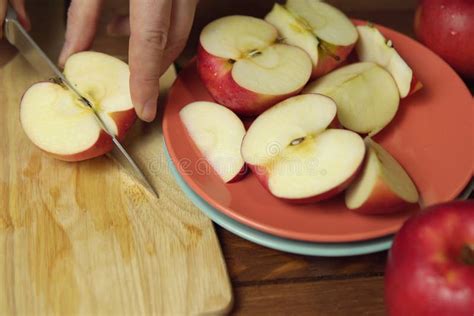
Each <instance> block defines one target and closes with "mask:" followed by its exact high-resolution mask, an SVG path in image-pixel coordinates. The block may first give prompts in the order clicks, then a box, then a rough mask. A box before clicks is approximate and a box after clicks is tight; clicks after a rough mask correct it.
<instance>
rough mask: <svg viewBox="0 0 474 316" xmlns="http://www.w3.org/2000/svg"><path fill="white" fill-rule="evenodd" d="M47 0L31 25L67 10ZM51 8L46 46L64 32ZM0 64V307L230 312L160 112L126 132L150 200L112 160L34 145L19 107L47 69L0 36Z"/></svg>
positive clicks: (223, 277)
mask: <svg viewBox="0 0 474 316" xmlns="http://www.w3.org/2000/svg"><path fill="white" fill-rule="evenodd" d="M48 8H49V9H52V10H53V11H47V7H45V6H38V7H37V8H36V10H38V11H39V12H38V11H36V12H35V15H34V23H35V22H37V21H38V17H42V18H39V19H40V20H41V19H45V20H46V19H48V20H50V21H53V19H52V16H54V15H55V14H60V13H61V14H62V12H64V11H63V9H62V8H61V7H59V8H57V7H48ZM42 10H43V11H42ZM30 12H31V11H30ZM40 13H41V15H40ZM36 14H37V15H36ZM56 17H57V19H56V21H57V23H59V24H58V25H57V27H53V25H52V24H53V23H48V24H49V25H50V27H51V29H50V32H49V33H42V34H43V35H42V34H41V33H39V34H38V33H37V34H36V35H35V36H37V38H38V39H39V41H40V42H41V43H42V46H43V47H46V48H48V49H49V48H51V49H57V48H58V45H57V44H56V43H58V42H60V41H61V39H62V38H63V34H61V30H62V31H63V30H64V28H63V27H62V26H61V25H62V18H61V16H56ZM36 25H37V24H36ZM36 25H35V24H34V26H36ZM42 29H43V30H44V28H42V27H41V26H39V27H37V28H35V31H40V30H42ZM48 41H52V42H53V43H52V44H50V45H48V44H47V42H48ZM56 53H57V52H56ZM51 55H54V54H51ZM0 67H1V68H0V106H1V107H2V112H1V114H0V135H2V138H1V139H0V150H1V153H2V156H1V157H0V314H1V315H96V314H97V315H152V314H168V315H177V314H198V313H222V312H225V311H226V310H228V309H229V308H230V306H231V303H232V293H231V288H230V284H229V279H228V276H227V271H226V268H225V264H224V261H223V258H222V256H221V250H220V247H219V243H218V240H217V238H216V235H215V233H214V229H213V226H212V223H211V222H210V221H209V220H208V219H207V218H206V217H204V216H203V215H202V214H201V213H200V212H199V211H198V210H197V209H196V208H195V207H194V206H193V205H192V204H191V203H190V202H189V201H188V200H187V199H186V198H185V197H184V196H183V195H182V193H181V191H180V190H179V189H178V187H177V185H176V184H175V182H174V180H173V178H172V176H171V175H170V174H169V172H168V169H167V168H166V165H165V158H164V156H163V151H162V150H163V148H162V136H161V131H160V124H159V123H160V122H159V121H157V122H156V123H155V124H151V125H140V124H137V125H136V126H135V129H134V132H133V135H132V137H130V138H128V142H129V143H133V146H130V150H131V151H132V152H133V154H134V155H135V156H136V157H137V158H138V160H139V162H140V163H141V164H142V165H143V166H144V167H147V170H149V171H150V173H149V177H150V179H151V180H152V182H153V183H154V185H155V186H156V187H157V189H158V191H159V192H160V193H161V198H160V199H159V200H157V199H155V198H154V197H153V196H152V195H150V194H149V193H148V192H147V191H146V190H144V189H143V188H142V187H141V186H140V185H139V184H137V183H136V182H135V181H134V179H132V178H130V177H129V176H128V175H127V174H126V173H124V172H122V171H121V169H120V167H119V166H117V165H116V164H114V163H113V162H112V161H111V160H110V159H109V158H106V157H102V158H97V159H93V160H90V161H86V162H81V163H64V162H60V161H57V160H54V159H51V158H49V157H48V156H46V155H45V154H44V153H42V152H41V151H40V150H39V149H37V148H36V147H34V146H33V145H32V144H31V142H30V141H29V140H28V139H27V138H26V136H25V135H24V133H23V131H22V129H21V127H20V124H19V108H18V105H19V101H20V98H21V95H22V93H23V91H24V90H25V89H26V88H27V87H28V86H29V85H31V84H32V83H33V82H36V81H38V80H41V79H45V78H41V76H40V75H38V74H36V73H35V72H34V71H33V69H32V68H31V67H30V66H29V64H27V62H26V61H25V60H24V59H23V58H22V57H21V56H19V55H17V54H16V52H15V50H14V49H13V48H12V47H10V46H9V45H8V44H7V43H6V42H5V41H0ZM170 76H172V74H171V75H170ZM167 85H169V80H168V82H164V83H163V87H164V88H166V86H167Z"/></svg>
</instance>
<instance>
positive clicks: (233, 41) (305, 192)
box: [180, 0, 421, 214]
mask: <svg viewBox="0 0 474 316" xmlns="http://www.w3.org/2000/svg"><path fill="white" fill-rule="evenodd" d="M354 48H355V51H356V53H357V57H358V60H357V62H354V63H347V59H348V56H349V55H350V54H351V52H352V50H353V49H354ZM197 66H198V72H199V74H200V76H201V79H202V81H203V83H204V85H205V86H206V88H207V89H208V91H209V93H210V94H211V95H212V97H213V98H214V99H215V101H216V102H217V103H212V102H194V103H191V104H189V105H187V106H185V107H184V108H183V109H182V110H181V112H180V116H181V119H182V122H183V123H184V126H185V127H186V129H187V131H188V133H189V135H190V137H191V138H192V140H193V141H194V144H195V145H196V147H197V149H198V150H199V151H200V152H201V154H202V155H204V156H205V157H206V159H207V160H208V162H209V164H210V165H211V166H212V167H213V169H214V170H215V171H216V173H217V174H218V175H219V176H220V177H221V178H222V180H223V181H224V182H227V183H228V182H233V181H236V179H239V178H241V177H242V175H243V174H244V173H245V170H246V169H247V168H248V169H250V170H251V171H252V173H253V174H254V175H255V176H256V177H257V179H258V180H259V182H260V183H261V184H262V186H263V187H265V188H266V189H267V190H268V191H269V192H270V193H271V194H272V195H274V196H275V197H277V198H280V199H283V200H286V201H290V202H296V203H309V202H315V201H320V200H324V199H328V198H330V197H332V196H334V195H336V194H338V193H340V192H342V191H344V190H345V192H346V196H345V201H346V206H347V207H348V208H349V209H353V210H356V211H358V212H361V213H365V214H378V213H389V212H394V211H396V210H398V209H399V208H400V206H402V205H404V204H405V203H416V202H417V201H418V192H417V189H416V187H415V185H414V183H413V181H412V180H411V179H410V177H409V176H408V174H407V173H406V171H405V170H404V169H403V167H402V166H401V165H400V164H399V163H398V162H397V160H396V159H395V158H394V157H392V156H391V155H390V153H388V152H387V151H385V150H384V149H383V148H382V147H381V146H380V145H378V144H377V143H376V142H375V141H374V140H372V138H371V136H373V135H375V134H377V133H378V132H380V131H381V130H382V129H383V128H385V127H386V126H387V125H388V124H389V123H390V122H391V121H392V119H393V118H394V117H395V115H396V113H397V110H398V107H399V103H400V99H402V98H405V97H407V96H408V95H410V94H412V93H414V92H415V91H416V90H418V89H420V88H421V83H420V82H419V81H418V80H417V79H416V78H415V76H414V74H413V71H412V70H411V68H410V67H409V66H408V65H407V63H406V62H405V61H404V60H403V59H402V58H401V57H400V55H399V54H398V52H397V51H396V50H395V49H394V48H393V45H392V43H391V41H390V40H386V39H385V38H384V36H383V35H382V34H381V33H380V32H379V30H378V29H377V28H376V27H374V26H373V25H371V24H367V25H361V26H357V27H356V26H354V25H353V24H352V22H351V21H350V20H349V19H348V18H347V17H346V16H345V15H344V14H343V13H342V12H341V11H339V10H338V9H336V8H334V7H332V6H331V5H329V4H326V3H324V2H322V1H317V0H288V1H287V3H286V4H285V5H280V4H275V5H274V7H273V9H272V10H271V12H269V13H268V14H267V15H266V17H265V19H264V20H262V19H258V18H255V17H248V16H229V17H224V18H221V19H218V20H216V21H214V22H212V23H210V24H209V25H207V26H206V27H205V28H204V29H203V31H202V33H201V36H200V44H199V47H198V57H197ZM311 78H313V79H315V80H314V81H312V82H309V83H308V81H309V80H310V79H311ZM301 91H302V92H303V94H300V95H298V94H299V93H300V92H301ZM238 115H243V116H256V118H255V119H254V121H253V123H252V124H251V125H250V127H249V128H248V130H247V131H245V129H244V127H243V124H242V121H241V120H240V118H239V116H238ZM363 137H365V139H364V138H363Z"/></svg>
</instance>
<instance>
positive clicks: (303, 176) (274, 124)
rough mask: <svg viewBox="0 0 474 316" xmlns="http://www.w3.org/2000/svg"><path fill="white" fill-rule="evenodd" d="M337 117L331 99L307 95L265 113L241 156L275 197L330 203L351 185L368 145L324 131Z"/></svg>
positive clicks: (354, 136)
mask: <svg viewBox="0 0 474 316" xmlns="http://www.w3.org/2000/svg"><path fill="white" fill-rule="evenodd" d="M335 115H336V105H335V103H334V101H333V100H331V99H330V98H328V97H326V96H323V95H318V94H306V95H299V96H295V97H292V98H289V99H287V100H285V101H283V102H280V103H278V104H277V105H275V106H273V107H272V108H270V109H268V110H267V111H265V112H264V113H262V114H261V115H260V116H259V117H257V119H256V120H255V121H254V122H253V123H252V125H251V126H250V128H249V129H248V131H247V134H246V136H245V137H244V140H243V143H242V156H243V158H244V161H245V162H246V163H247V164H248V166H249V167H250V169H251V170H252V171H253V172H254V173H255V175H256V176H257V178H258V179H259V181H260V182H261V183H262V185H263V186H264V187H265V188H266V189H267V190H269V191H270V193H272V194H273V195H274V196H276V197H278V198H281V199H285V200H288V201H291V202H299V203H308V202H313V201H318V200H323V199H327V198H329V197H331V196H333V195H335V194H337V193H339V192H341V191H342V190H344V188H345V187H347V185H348V184H349V183H350V181H351V180H352V179H353V178H354V176H355V175H356V174H357V171H358V170H359V166H360V165H361V163H362V161H363V158H364V154H365V145H364V142H363V140H362V138H361V137H360V136H359V135H358V134H356V133H354V132H351V131H348V130H341V129H326V128H327V127H328V126H329V125H330V124H331V122H332V121H333V119H334V117H335Z"/></svg>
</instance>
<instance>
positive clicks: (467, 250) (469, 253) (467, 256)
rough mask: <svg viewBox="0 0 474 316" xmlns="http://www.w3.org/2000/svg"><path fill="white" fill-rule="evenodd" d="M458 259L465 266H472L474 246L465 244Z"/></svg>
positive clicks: (473, 263)
mask: <svg viewBox="0 0 474 316" xmlns="http://www.w3.org/2000/svg"><path fill="white" fill-rule="evenodd" d="M460 259H461V261H462V262H463V263H465V264H468V265H471V266H472V265H474V244H466V245H464V246H463V247H462V248H461V256H460Z"/></svg>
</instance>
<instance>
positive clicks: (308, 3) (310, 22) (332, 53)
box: [265, 0, 357, 77]
mask: <svg viewBox="0 0 474 316" xmlns="http://www.w3.org/2000/svg"><path fill="white" fill-rule="evenodd" d="M265 20H266V21H267V22H269V23H271V24H273V25H274V26H275V27H276V28H277V30H278V32H279V33H280V35H281V36H282V41H283V42H284V43H288V44H290V45H294V46H297V47H300V48H302V49H303V50H305V51H306V52H307V53H308V55H309V56H310V57H311V61H312V62H313V71H312V77H319V76H322V75H324V74H326V73H328V72H330V71H331V70H333V69H334V68H336V67H337V66H338V65H340V64H341V63H342V62H343V61H344V60H345V59H346V58H347V56H348V55H349V54H350V52H351V51H352V49H353V47H354V44H355V43H356V41H357V31H356V28H355V26H354V25H353V24H352V22H351V21H350V20H349V19H348V18H347V17H346V16H345V15H344V13H342V12H341V11H339V10H338V9H336V8H334V7H333V6H331V5H329V4H327V3H324V2H321V1H316V0H288V2H287V3H286V5H285V6H282V5H280V4H275V5H274V6H273V9H272V11H271V12H270V13H268V14H267V16H266V17H265Z"/></svg>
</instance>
